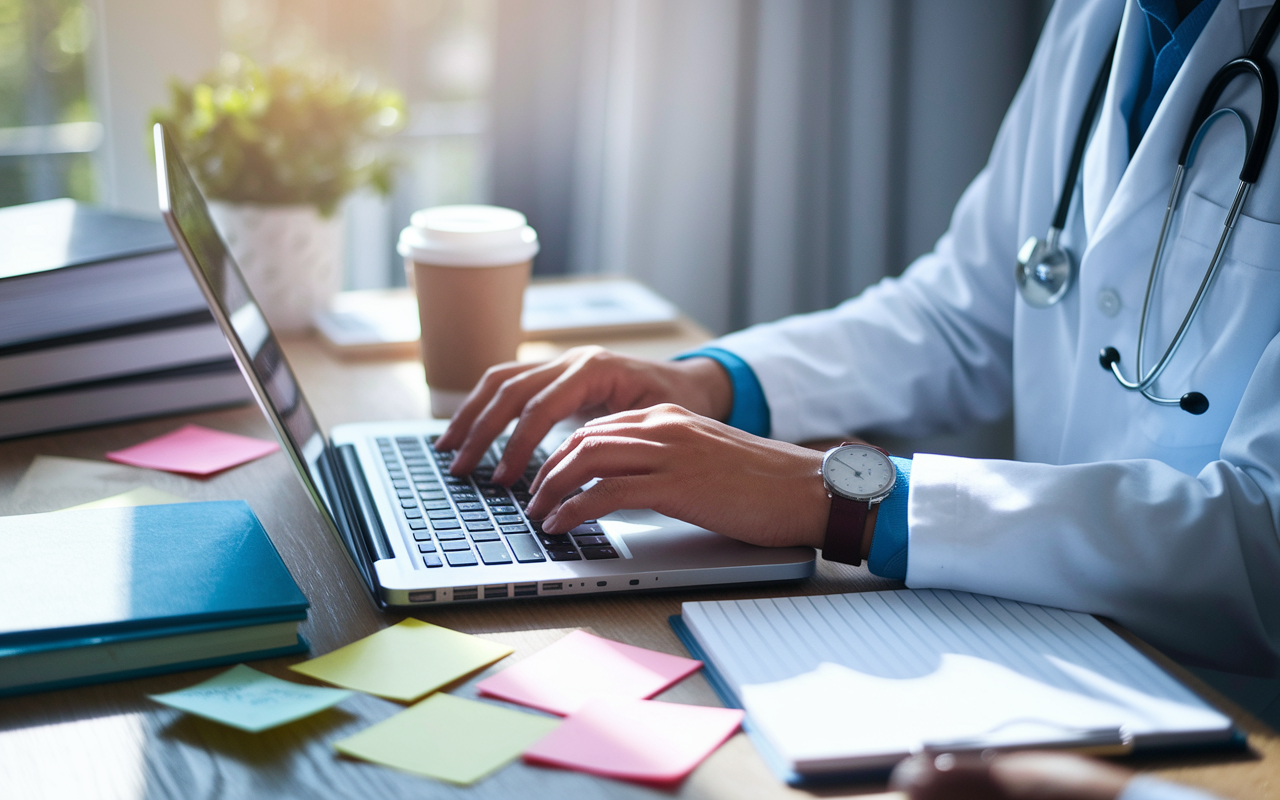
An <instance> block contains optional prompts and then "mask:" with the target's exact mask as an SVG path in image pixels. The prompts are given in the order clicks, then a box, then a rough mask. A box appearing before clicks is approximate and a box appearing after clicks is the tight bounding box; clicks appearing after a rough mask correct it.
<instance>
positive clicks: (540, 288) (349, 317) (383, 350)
mask: <svg viewBox="0 0 1280 800" xmlns="http://www.w3.org/2000/svg"><path fill="white" fill-rule="evenodd" d="M679 316H680V312H679V310H678V309H677V308H676V307H675V305H673V304H672V303H671V302H669V301H667V300H665V299H663V298H662V297H660V296H659V295H658V294H656V293H655V292H654V291H653V290H651V289H649V288H647V287H646V286H644V285H643V284H641V283H639V282H637V281H633V280H630V279H626V278H590V279H582V278H579V279H570V280H565V279H557V280H535V281H534V282H532V283H531V284H530V285H529V287H528V288H527V289H526V290H525V295H524V311H523V313H522V314H521V319H520V325H521V327H522V328H523V329H524V334H525V339H527V340H530V341H555V340H560V339H575V338H589V337H602V336H639V335H647V334H658V333H665V332H667V331H670V330H672V329H673V328H674V327H675V325H676V322H677V320H678V319H679ZM314 322H315V327H316V330H318V331H319V332H320V337H321V341H323V342H324V343H325V344H326V345H328V346H329V347H330V349H332V350H334V351H335V352H337V353H339V354H341V355H348V356H363V357H372V358H379V357H385V358H412V357H414V356H417V355H418V336H419V334H420V331H419V325H418V303H417V299H416V298H415V297H414V295H413V292H412V291H410V290H409V289H373V290H360V291H352V292H341V293H339V294H338V296H337V297H335V298H334V299H333V301H332V302H331V303H330V305H329V307H328V308H327V309H325V310H323V311H321V312H319V313H317V314H316V315H315V318H314Z"/></svg>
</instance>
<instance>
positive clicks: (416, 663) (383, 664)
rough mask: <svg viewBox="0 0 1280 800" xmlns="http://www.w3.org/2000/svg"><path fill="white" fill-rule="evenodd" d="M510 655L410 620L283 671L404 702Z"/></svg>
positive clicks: (499, 648) (503, 648) (500, 648)
mask: <svg viewBox="0 0 1280 800" xmlns="http://www.w3.org/2000/svg"><path fill="white" fill-rule="evenodd" d="M511 653H512V649H511V648H510V647H507V646H506V645H501V644H497V643H496V642H490V641H488V640H486V639H481V638H480V637H478V636H470V635H468V634H465V633H458V632H457V631H451V630H449V629H448V628H441V627H440V626H439V625H432V624H431V623H429V622H422V621H421V620H417V619H413V618H412V617H410V618H409V619H406V620H405V621H403V622H401V623H400V624H398V625H392V626H391V627H389V628H385V629H383V630H380V631H378V632H377V633H375V634H373V635H372V636H366V637H365V638H363V639H361V640H359V641H358V642H352V643H351V644H349V645H347V646H346V647H342V648H339V649H337V650H334V651H333V652H331V653H326V654H325V655H322V656H320V657H319V658H313V659H311V660H310V661H303V662H302V663H301V664H294V665H293V666H291V667H289V669H292V670H294V671H296V672H301V673H302V674H303V675H309V676H311V677H312V678H318V679H319V680H322V681H327V682H328V683H332V684H336V685H338V686H345V687H346V688H348V689H357V690H359V691H361V692H367V693H369V694H376V695H378V696H379V697H387V698H390V699H392V700H402V701H405V702H409V701H412V700H417V699H418V698H419V697H422V696H423V695H424V694H427V693H428V692H434V691H435V690H436V689H439V688H440V687H441V686H444V685H445V684H446V683H449V682H450V681H454V680H457V679H458V678H461V677H462V676H463V675H466V674H467V673H469V672H474V671H476V670H478V669H480V668H481V667H486V666H488V665H490V664H492V663H493V662H495V661H497V660H498V659H500V658H504V657H506V656H508V655H510V654H511Z"/></svg>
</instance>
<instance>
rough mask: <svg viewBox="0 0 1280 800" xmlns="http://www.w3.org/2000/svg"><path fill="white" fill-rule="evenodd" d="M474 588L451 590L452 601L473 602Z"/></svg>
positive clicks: (475, 595)
mask: <svg viewBox="0 0 1280 800" xmlns="http://www.w3.org/2000/svg"><path fill="white" fill-rule="evenodd" d="M477 596H478V595H477V592H476V587H474V586H465V587H462V588H458V589H454V590H453V599H454V600H475V599H476V597H477Z"/></svg>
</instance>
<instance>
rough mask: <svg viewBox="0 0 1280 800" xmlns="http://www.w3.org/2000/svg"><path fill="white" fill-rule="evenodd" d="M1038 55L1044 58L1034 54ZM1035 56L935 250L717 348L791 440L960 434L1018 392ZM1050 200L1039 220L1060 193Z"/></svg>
mask: <svg viewBox="0 0 1280 800" xmlns="http://www.w3.org/2000/svg"><path fill="white" fill-rule="evenodd" d="M1037 58H1038V56H1037ZM1038 71H1039V68H1038V67H1037V65H1036V62H1035V60H1033V64H1032V67H1031V71H1030V74H1029V76H1028V79H1027V80H1025V81H1024V83H1023V85H1022V88H1021V89H1020V90H1019V92H1018V95H1017V96H1016V97H1015V99H1014V102H1013V104H1012V106H1011V108H1010V110H1009V112H1008V113H1007V114H1006V116H1005V120H1004V122H1003V123H1002V125H1001V129H1000V132H999V134H998V135H997V138H996V143H995V146H994V148H993V152H992V155H991V158H990V161H989V163H988V164H987V166H986V168H985V169H983V170H982V172H981V173H980V174H979V175H978V176H977V178H975V179H974V181H973V182H972V183H971V184H970V186H969V187H968V189H967V190H966V191H965V193H964V195H963V196H962V197H961V199H960V201H959V203H958V204H957V206H956V209H955V211H954V213H953V215H952V220H951V224H950V227H949V229H948V231H947V232H946V234H944V235H943V236H942V238H941V239H940V240H939V241H938V242H937V245H936V246H935V248H934V250H933V252H931V253H929V254H927V255H924V256H922V257H921V258H919V259H917V260H916V261H915V262H914V263H913V264H912V265H911V266H910V267H909V268H908V269H907V270H906V271H905V272H904V273H903V275H902V276H901V277H899V278H891V279H886V280H883V281H881V282H880V283H878V284H876V285H874V286H871V287H870V288H868V289H867V290H866V291H865V292H863V293H862V294H861V295H860V296H858V297H856V298H854V299H852V300H849V301H847V302H845V303H843V304H841V305H839V306H837V307H836V308H834V309H830V310H828V311H821V312H817V313H813V314H805V315H799V316H794V317H789V318H786V319H783V320H779V321H777V322H772V323H765V324H761V325H756V326H753V327H751V328H748V329H746V330H743V331H740V332H737V333H733V334H730V335H728V336H724V337H721V338H720V339H717V340H715V341H714V342H712V343H711V344H712V346H714V347H718V348H722V349H724V350H728V351H730V352H733V353H735V354H737V355H738V356H739V357H740V358H742V359H743V360H744V361H746V362H747V364H749V365H750V366H751V368H752V369H753V370H754V371H755V373H756V376H757V378H758V379H759V381H760V384H761V386H762V387H763V389H764V393H765V398H766V400H767V401H768V405H769V413H770V418H771V421H772V430H771V435H772V436H773V437H774V438H776V439H782V440H786V441H804V440H806V439H816V438H823V437H831V436H840V435H842V434H845V433H848V432H851V431H880V432H884V433H890V434H897V435H921V434H925V433H933V432H942V431H953V430H958V429H961V428H963V427H964V426H966V425H968V424H971V423H973V422H977V421H989V420H993V419H998V418H999V417H1001V416H1002V415H1003V414H1004V413H1005V412H1006V411H1008V409H1009V406H1010V402H1011V400H1010V397H1011V393H1012V358H1013V355H1012V353H1013V349H1012V336H1013V309H1014V292H1015V288H1014V282H1013V266H1014V264H1015V262H1016V257H1017V253H1016V249H1017V241H1018V219H1019V213H1020V211H1023V212H1025V211H1026V209H1025V208H1021V209H1020V201H1019V198H1020V197H1021V196H1022V195H1023V191H1022V182H1023V181H1024V180H1025V176H1024V174H1023V173H1024V170H1023V163H1024V161H1025V160H1026V141H1027V139H1028V136H1029V129H1030V127H1031V125H1032V120H1031V119H1030V117H1031V114H1032V107H1033V106H1034V103H1035V97H1034V95H1035V92H1034V91H1033V89H1032V88H1030V87H1031V86H1033V85H1034V84H1035V83H1036V82H1037V81H1038V78H1037V75H1036V73H1037V72H1038ZM1042 194H1044V195H1045V200H1044V206H1045V208H1044V211H1043V214H1042V216H1043V218H1044V219H1046V220H1047V219H1048V218H1049V217H1050V216H1051V213H1052V208H1051V205H1052V203H1053V197H1052V195H1051V191H1050V190H1047V189H1046V191H1044V192H1042Z"/></svg>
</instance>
